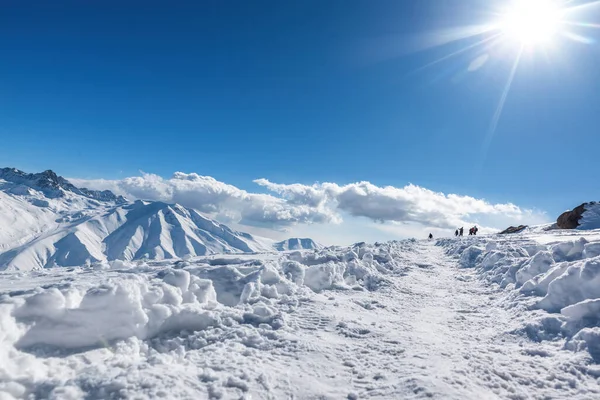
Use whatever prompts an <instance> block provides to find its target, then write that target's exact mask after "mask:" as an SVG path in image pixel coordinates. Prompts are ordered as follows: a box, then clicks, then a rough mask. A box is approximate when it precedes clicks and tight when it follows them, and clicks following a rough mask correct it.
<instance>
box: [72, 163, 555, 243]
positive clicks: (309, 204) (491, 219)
mask: <svg viewBox="0 0 600 400" xmlns="http://www.w3.org/2000/svg"><path fill="white" fill-rule="evenodd" d="M71 181H72V182H73V184H75V185H77V186H81V187H88V188H92V189H102V190H104V189H109V190H112V191H113V192H115V193H117V194H121V195H124V196H126V197H128V198H130V199H146V200H160V201H164V202H176V203H180V204H182V205H183V206H186V207H191V208H195V209H198V210H199V211H202V212H204V213H207V214H209V215H211V216H213V217H216V218H217V219H219V220H221V221H223V222H226V223H235V224H240V225H245V226H253V227H264V228H271V229H289V228H292V227H293V228H294V230H295V231H297V232H299V233H300V232H313V233H316V234H318V235H319V236H321V235H323V237H325V238H328V236H327V233H326V232H320V231H319V229H316V228H310V229H309V228H308V227H307V226H306V225H307V224H325V223H333V224H340V223H341V222H342V221H344V223H343V224H342V225H338V227H337V228H335V229H333V228H332V227H330V228H329V230H331V232H333V231H337V232H338V233H340V232H342V231H344V229H346V227H352V229H360V228H359V227H361V226H362V227H363V228H364V229H365V231H369V236H370V237H369V238H364V239H363V240H369V239H374V240H381V239H379V238H378V237H376V236H377V235H375V234H374V233H376V232H381V233H382V237H384V236H388V235H390V234H392V232H393V234H394V235H396V234H400V233H401V232H404V233H405V235H404V236H412V234H413V233H415V234H416V233H418V234H421V233H424V232H426V231H430V230H431V231H434V232H436V233H438V235H439V234H440V233H442V232H444V231H447V232H453V231H454V229H456V228H457V227H460V226H464V227H468V226H471V225H473V224H477V225H479V226H483V227H488V228H487V229H486V228H484V229H486V230H490V231H492V230H494V229H498V228H505V227H506V226H508V225H511V224H520V223H525V224H536V223H538V224H539V223H544V222H547V217H546V215H545V214H544V213H541V212H538V211H532V210H527V209H522V208H520V207H518V206H516V205H514V204H511V203H504V204H493V203H490V202H488V201H486V200H483V199H476V198H474V197H470V196H462V195H457V194H444V193H440V192H434V191H432V190H429V189H426V188H423V187H420V186H416V185H412V184H410V185H407V186H404V187H401V188H398V187H393V186H386V187H379V186H376V185H373V184H371V183H369V182H357V183H352V184H347V185H338V184H336V183H316V184H314V185H303V184H277V183H273V182H270V181H269V180H267V179H257V180H255V183H257V184H258V185H260V186H262V187H264V188H266V189H267V190H268V191H270V192H271V193H272V194H264V193H250V192H248V191H245V190H242V189H239V188H237V187H235V186H233V185H229V184H226V183H224V182H220V181H218V180H216V179H214V178H212V177H210V176H202V175H198V174H195V173H191V174H186V173H182V172H176V173H175V174H173V176H172V177H171V178H169V179H165V178H162V177H160V176H158V175H153V174H145V173H143V174H142V175H141V176H136V177H130V178H125V179H120V180H84V179H71ZM361 218H367V219H368V220H363V221H362V222H361ZM373 221H376V222H379V223H377V224H374V223H373ZM344 236H345V237H350V236H348V235H344ZM401 236H402V235H401ZM329 239H330V240H323V241H324V242H326V243H332V242H335V240H331V238H329ZM321 240H322V239H321Z"/></svg>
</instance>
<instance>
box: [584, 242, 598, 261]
mask: <svg viewBox="0 0 600 400" xmlns="http://www.w3.org/2000/svg"><path fill="white" fill-rule="evenodd" d="M597 256H600V242H593V243H586V245H585V246H583V258H594V257H597Z"/></svg>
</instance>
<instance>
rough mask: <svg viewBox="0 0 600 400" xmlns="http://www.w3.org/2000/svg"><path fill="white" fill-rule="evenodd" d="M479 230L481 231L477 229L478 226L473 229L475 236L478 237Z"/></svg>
mask: <svg viewBox="0 0 600 400" xmlns="http://www.w3.org/2000/svg"><path fill="white" fill-rule="evenodd" d="M478 230H479V229H477V227H476V226H474V227H473V235H477V231H478Z"/></svg>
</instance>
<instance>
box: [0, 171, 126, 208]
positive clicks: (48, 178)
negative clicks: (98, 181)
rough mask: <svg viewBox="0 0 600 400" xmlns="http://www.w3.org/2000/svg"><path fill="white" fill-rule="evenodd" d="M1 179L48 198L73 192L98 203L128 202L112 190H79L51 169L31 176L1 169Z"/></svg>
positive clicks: (21, 172)
mask: <svg viewBox="0 0 600 400" xmlns="http://www.w3.org/2000/svg"><path fill="white" fill-rule="evenodd" d="M0 179H4V180H5V181H7V182H11V183H14V184H17V185H23V186H27V187H30V188H32V189H35V190H39V191H40V192H42V193H44V195H45V196H46V197H48V198H59V197H64V195H65V192H71V193H75V194H78V195H81V196H84V197H87V198H90V199H94V200H98V201H114V202H116V203H118V204H122V203H126V202H127V200H125V198H124V197H123V196H117V195H115V194H114V193H113V192H111V191H110V190H104V191H98V190H89V189H86V188H77V187H76V186H74V185H73V184H72V183H71V182H69V181H68V180H66V179H65V178H63V177H62V176H59V175H57V174H56V172H54V171H52V170H51V169H48V170H46V171H44V172H40V173H36V174H31V173H26V172H23V171H21V170H18V169H16V168H0Z"/></svg>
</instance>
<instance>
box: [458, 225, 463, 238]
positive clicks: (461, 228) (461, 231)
mask: <svg viewBox="0 0 600 400" xmlns="http://www.w3.org/2000/svg"><path fill="white" fill-rule="evenodd" d="M459 231H460V236H462V235H463V227H462V226H461V227H460V230H459Z"/></svg>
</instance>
